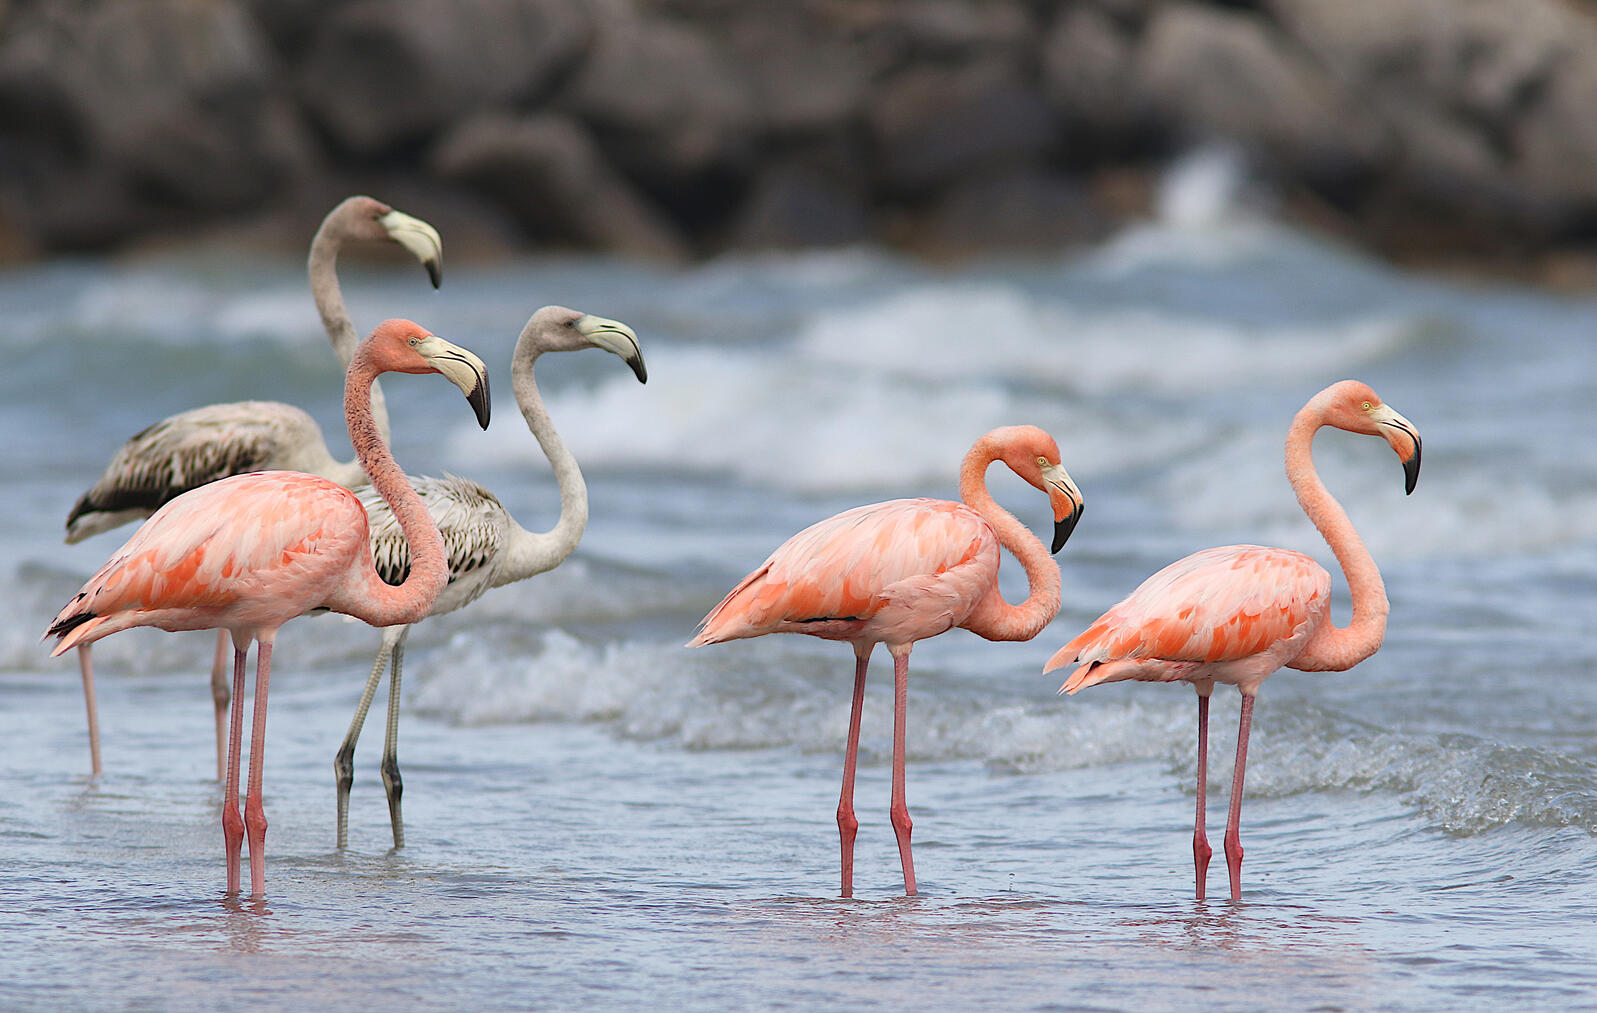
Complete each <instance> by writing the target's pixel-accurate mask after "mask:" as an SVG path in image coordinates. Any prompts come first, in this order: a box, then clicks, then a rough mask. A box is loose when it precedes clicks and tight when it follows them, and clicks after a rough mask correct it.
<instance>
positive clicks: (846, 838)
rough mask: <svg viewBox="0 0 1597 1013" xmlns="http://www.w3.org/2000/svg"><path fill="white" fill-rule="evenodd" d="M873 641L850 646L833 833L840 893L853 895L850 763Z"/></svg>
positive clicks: (854, 821) (856, 743)
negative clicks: (844, 742) (850, 689)
mask: <svg viewBox="0 0 1597 1013" xmlns="http://www.w3.org/2000/svg"><path fill="white" fill-rule="evenodd" d="M875 646H876V645H875V644H865V645H863V646H861V645H856V646H855V648H854V706H853V707H852V708H851V709H850V710H849V714H848V746H847V747H846V748H845V749H844V751H843V794H842V796H841V797H840V798H838V800H837V836H838V838H839V839H840V840H841V841H842V844H843V893H842V896H844V897H852V896H854V835H855V833H856V832H857V831H858V830H859V820H858V819H856V818H855V817H854V765H855V761H856V760H857V759H858V757H859V725H860V711H861V710H862V709H864V705H865V668H866V666H867V665H868V664H869V662H870V660H871V649H872V648H873V647H875Z"/></svg>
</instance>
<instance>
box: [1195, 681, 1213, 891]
mask: <svg viewBox="0 0 1597 1013" xmlns="http://www.w3.org/2000/svg"><path fill="white" fill-rule="evenodd" d="M1208 788H1209V694H1208V693H1199V695H1198V818H1197V821H1196V822H1195V823H1194V824H1193V828H1192V861H1193V864H1194V865H1195V866H1196V867H1197V872H1198V899H1199V900H1202V899H1203V892H1204V885H1205V883H1206V881H1207V880H1208V878H1209V858H1210V856H1212V855H1213V854H1214V849H1213V848H1211V847H1209V835H1208V834H1207V833H1205V832H1204V827H1203V824H1204V810H1205V808H1206V807H1207V804H1208Z"/></svg>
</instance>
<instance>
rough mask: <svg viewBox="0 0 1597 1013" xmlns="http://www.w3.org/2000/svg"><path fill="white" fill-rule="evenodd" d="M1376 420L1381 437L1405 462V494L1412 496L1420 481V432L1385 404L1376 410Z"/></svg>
mask: <svg viewBox="0 0 1597 1013" xmlns="http://www.w3.org/2000/svg"><path fill="white" fill-rule="evenodd" d="M1374 418H1375V422H1376V424H1377V425H1379V426H1380V427H1381V435H1382V436H1384V437H1386V442H1387V443H1389V444H1391V445H1392V449H1393V450H1395V451H1396V452H1397V456H1398V457H1399V458H1401V459H1402V461H1403V494H1404V495H1405V496H1406V495H1410V494H1412V493H1413V492H1414V486H1415V484H1416V483H1418V482H1419V480H1420V449H1421V441H1420V431H1419V430H1418V429H1415V428H1414V423H1412V422H1410V421H1409V420H1408V419H1405V418H1404V417H1403V416H1401V415H1399V414H1398V413H1397V412H1395V411H1393V410H1392V409H1390V408H1388V407H1387V406H1386V405H1384V404H1383V405H1381V406H1380V407H1379V408H1377V409H1375V413H1374Z"/></svg>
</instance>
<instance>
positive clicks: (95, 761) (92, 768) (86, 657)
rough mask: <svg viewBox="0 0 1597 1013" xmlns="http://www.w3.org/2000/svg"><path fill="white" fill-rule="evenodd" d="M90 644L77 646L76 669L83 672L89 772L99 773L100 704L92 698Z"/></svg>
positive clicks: (92, 665)
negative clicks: (87, 726) (87, 725)
mask: <svg viewBox="0 0 1597 1013" xmlns="http://www.w3.org/2000/svg"><path fill="white" fill-rule="evenodd" d="M90 646H91V645H89V644H84V645H83V646H81V647H79V648H78V670H79V671H80V672H82V673H83V709H84V711H86V712H87V713H88V718H89V772H90V773H92V774H94V775H95V776H96V777H98V776H99V774H100V705H99V704H98V703H97V702H96V701H95V698H94V658H93V656H92V655H90V654H89V648H90Z"/></svg>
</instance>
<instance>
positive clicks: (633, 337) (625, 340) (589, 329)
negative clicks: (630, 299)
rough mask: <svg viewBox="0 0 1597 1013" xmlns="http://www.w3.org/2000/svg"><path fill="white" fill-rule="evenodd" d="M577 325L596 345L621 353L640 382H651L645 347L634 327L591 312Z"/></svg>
mask: <svg viewBox="0 0 1597 1013" xmlns="http://www.w3.org/2000/svg"><path fill="white" fill-rule="evenodd" d="M575 326H576V328H577V330H578V331H579V332H581V334H582V336H583V337H585V338H587V339H588V340H589V341H590V342H592V343H593V344H594V345H595V346H597V347H599V348H602V349H604V350H605V351H607V352H613V353H614V354H616V355H619V356H620V357H621V361H622V362H625V363H626V364H627V365H628V366H630V367H631V368H632V375H633V376H636V377H637V378H638V382H639V383H648V382H649V370H648V368H647V367H645V366H644V365H643V349H642V348H641V347H639V345H638V336H637V334H635V333H633V330H632V328H630V327H628V326H627V325H626V324H624V323H622V322H621V321H619V320H606V319H605V318H604V317H596V316H594V315H593V314H591V313H589V314H586V315H585V316H583V317H582V318H581V319H580V320H578V321H577V322H576V325H575Z"/></svg>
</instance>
